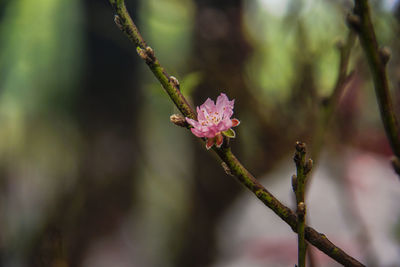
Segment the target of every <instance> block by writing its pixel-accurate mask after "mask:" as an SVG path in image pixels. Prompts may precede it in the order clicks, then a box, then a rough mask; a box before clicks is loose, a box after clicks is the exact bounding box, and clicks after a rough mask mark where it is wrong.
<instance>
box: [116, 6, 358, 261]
mask: <svg viewBox="0 0 400 267" xmlns="http://www.w3.org/2000/svg"><path fill="white" fill-rule="evenodd" d="M109 1H110V3H111V5H112V6H113V8H114V10H115V12H116V16H115V22H116V24H117V26H118V27H119V28H120V29H121V31H123V32H124V33H125V34H126V35H127V36H128V38H129V39H130V40H131V41H132V42H133V43H134V45H135V46H136V48H137V51H138V54H139V56H140V57H141V58H142V59H143V60H144V61H145V62H146V64H147V66H148V67H149V68H150V70H151V71H152V72H153V74H154V75H155V77H156V78H157V79H158V80H159V82H160V83H161V85H162V86H163V88H164V90H165V91H166V92H167V94H168V95H169V97H170V98H171V100H172V101H173V102H174V103H175V105H176V106H177V107H178V109H179V110H180V111H181V112H182V114H183V115H184V116H185V117H189V118H193V119H196V114H195V113H194V111H193V109H192V108H191V107H190V106H189V104H188V102H187V101H186V99H185V98H184V97H183V95H182V94H181V92H180V90H179V82H178V81H177V80H176V79H175V78H174V77H172V76H169V75H168V74H167V73H166V71H165V70H164V69H163V68H162V66H161V65H160V63H159V61H158V60H157V58H156V57H155V55H154V51H153V50H152V49H151V48H150V47H149V46H147V45H146V42H145V41H144V39H143V38H142V36H141V35H140V33H139V30H138V29H137V27H136V25H135V24H134V23H133V21H132V19H131V17H130V16H129V13H128V11H127V9H126V6H125V3H124V1H123V0H109ZM173 120H174V121H175V122H176V121H179V118H175V117H174V118H173ZM181 126H182V125H181ZM184 127H185V126H184ZM226 143H227V142H224V144H225V145H223V146H222V147H221V148H215V147H214V151H215V152H216V153H217V154H218V156H219V157H220V158H221V159H222V161H223V162H225V164H226V168H228V169H227V170H229V171H230V172H231V173H232V174H233V175H234V176H236V178H237V179H238V180H239V182H240V183H242V184H243V185H244V186H245V187H247V188H248V189H249V190H250V191H252V192H253V193H254V194H255V195H256V196H257V198H258V199H260V200H261V201H262V202H263V203H264V204H265V205H266V206H267V207H269V208H270V209H271V210H273V211H274V212H275V213H276V214H277V215H278V216H279V217H280V218H281V219H282V220H283V221H285V222H286V223H287V224H288V225H289V226H290V227H291V228H292V230H293V231H294V232H297V224H298V222H297V216H296V214H295V213H294V212H293V211H292V210H291V209H289V208H288V207H286V206H285V205H283V204H282V203H281V202H280V201H279V200H278V199H276V198H275V197H274V196H273V195H272V194H271V193H270V192H268V190H267V189H265V188H264V187H263V186H262V185H261V184H260V183H259V182H258V181H257V180H256V178H254V176H253V175H252V174H250V172H249V171H248V170H247V169H246V168H245V167H244V166H243V165H242V164H241V163H240V162H239V160H238V159H237V158H236V157H235V155H234V154H233V153H232V151H231V149H230V147H229V146H228V145H226ZM305 238H306V240H307V241H308V242H310V243H311V244H313V245H314V246H315V247H317V248H318V249H319V250H321V251H322V252H324V253H325V254H327V255H328V256H330V257H331V258H333V259H334V260H336V261H337V262H339V263H341V264H343V265H345V266H354V267H360V266H364V265H363V264H361V263H360V262H358V261H357V260H355V259H354V258H352V257H351V256H350V255H348V254H346V253H345V252H344V251H343V250H341V249H340V248H339V247H337V246H335V245H334V244H333V243H332V242H330V241H329V240H328V239H327V237H326V236H325V235H323V234H320V233H318V232H317V231H315V230H314V229H313V228H311V227H308V226H305Z"/></svg>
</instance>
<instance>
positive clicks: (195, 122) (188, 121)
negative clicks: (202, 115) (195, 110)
mask: <svg viewBox="0 0 400 267" xmlns="http://www.w3.org/2000/svg"><path fill="white" fill-rule="evenodd" d="M185 119H186V121H187V123H189V124H190V125H192V126H193V127H198V126H199V125H200V123H199V122H197V121H195V120H192V119H189V118H185Z"/></svg>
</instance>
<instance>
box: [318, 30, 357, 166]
mask: <svg viewBox="0 0 400 267" xmlns="http://www.w3.org/2000/svg"><path fill="white" fill-rule="evenodd" d="M354 42H355V34H354V32H353V31H350V32H349V33H348V35H347V39H346V41H345V42H344V43H343V42H342V41H340V42H338V44H337V47H338V49H339V53H340V54H339V56H340V60H339V69H338V74H337V77H336V82H335V86H334V88H333V90H332V94H331V95H330V96H329V97H327V98H325V99H323V101H322V107H321V112H320V113H321V115H320V116H319V121H318V124H317V129H316V133H315V135H314V140H313V143H312V145H311V148H312V151H311V156H312V158H313V159H314V161H315V162H318V159H319V154H320V151H321V147H322V144H323V142H324V137H325V132H326V131H327V129H328V124H329V123H330V121H331V120H332V117H333V116H334V114H335V111H336V109H337V107H338V105H339V101H340V98H341V97H342V96H343V94H344V92H345V90H346V88H347V86H348V85H349V83H350V81H351V79H352V78H353V72H350V73H349V71H348V65H349V61H350V53H351V49H352V47H353V45H354Z"/></svg>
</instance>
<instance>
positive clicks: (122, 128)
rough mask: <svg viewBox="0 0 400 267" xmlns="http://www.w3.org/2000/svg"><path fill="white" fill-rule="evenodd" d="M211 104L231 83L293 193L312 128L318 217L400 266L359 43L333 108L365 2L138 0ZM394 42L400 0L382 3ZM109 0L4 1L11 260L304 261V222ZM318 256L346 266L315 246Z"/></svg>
mask: <svg viewBox="0 0 400 267" xmlns="http://www.w3.org/2000/svg"><path fill="white" fill-rule="evenodd" d="M126 3H127V6H128V9H129V10H130V12H131V15H132V17H133V18H134V21H135V22H136V24H137V25H138V27H139V29H140V30H141V33H142V35H143V36H144V38H145V39H146V41H147V42H148V44H149V45H150V46H151V47H152V48H153V49H154V50H155V52H156V55H157V57H158V58H159V60H160V61H161V63H162V64H163V66H164V67H165V68H166V70H167V71H168V73H169V74H171V75H173V76H175V77H177V78H178V79H179V81H180V83H181V88H182V92H183V94H184V95H185V96H186V97H187V98H188V99H189V100H190V101H191V102H192V103H193V105H194V106H198V105H200V104H202V103H203V102H204V101H205V99H206V98H207V97H210V98H212V99H215V98H216V97H217V96H218V95H219V94H220V93H221V92H225V93H226V94H227V95H228V96H229V98H230V99H235V117H236V118H238V119H240V121H241V125H240V127H238V128H237V129H236V132H237V138H236V139H235V140H233V141H232V147H233V150H234V152H235V154H237V156H238V157H239V158H240V159H241V161H242V162H243V163H244V164H245V166H247V167H248V169H249V170H250V171H251V172H252V173H253V174H254V175H256V177H258V178H260V180H261V181H262V183H263V184H264V185H266V186H267V188H268V189H270V190H271V192H272V193H273V194H275V195H276V196H277V197H278V199H281V200H283V202H284V203H285V204H286V205H289V206H290V207H293V206H294V205H293V203H294V197H293V193H292V192H291V186H290V177H291V175H292V174H293V173H294V172H295V168H294V163H293V161H292V154H293V152H294V143H295V141H297V140H301V141H304V142H306V143H307V144H308V148H309V149H308V150H309V152H310V156H311V157H312V158H313V159H314V162H315V172H314V173H313V178H312V180H311V184H310V188H309V189H310V190H309V195H308V200H307V201H308V202H309V213H308V215H309V223H310V225H312V226H313V227H315V228H316V229H317V230H318V231H321V232H324V233H325V234H327V235H328V237H329V238H331V239H332V241H334V242H335V243H337V244H339V245H340V246H342V247H343V248H344V249H346V251H348V252H349V253H350V254H352V255H353V256H355V257H356V258H358V259H359V260H361V261H363V262H364V263H365V264H366V265H367V266H399V265H398V264H399V262H400V256H399V255H400V204H399V203H400V183H399V180H398V177H396V175H395V174H394V172H393V171H392V169H391V166H390V161H389V159H390V156H391V151H390V148H389V145H388V142H387V140H386V138H385V134H384V132H383V127H382V123H381V121H380V117H379V111H378V108H377V103H376V99H375V94H374V90H373V86H372V83H371V78H370V74H369V70H368V66H367V64H366V62H365V58H364V56H363V53H362V50H361V48H360V46H359V44H358V42H356V43H355V46H354V49H353V50H352V54H351V60H350V69H351V70H354V75H353V79H352V80H351V82H350V83H349V86H348V87H347V89H346V90H345V91H344V92H343V95H342V97H341V100H340V102H339V103H338V105H337V107H336V112H335V113H334V115H333V116H331V117H332V118H331V119H329V120H328V119H326V117H324V116H325V115H324V114H326V112H325V109H324V99H326V98H327V97H329V96H330V95H331V94H332V91H333V88H334V86H335V82H336V77H337V73H338V69H339V50H338V48H337V42H338V41H340V40H343V41H344V40H346V38H347V35H348V29H347V27H346V24H345V17H346V14H347V13H348V12H349V10H350V9H351V7H352V1H346V0H340V1H339V0H337V1H333V0H331V1H326V0H303V1H299V0H292V1H290V0H253V1H249V0H224V1H211V0H164V1H156V0H147V1H140V0H126ZM371 5H372V8H373V18H374V23H375V27H376V33H377V35H378V39H379V42H380V44H385V45H387V46H388V47H389V48H390V49H391V51H392V57H391V60H390V62H389V64H388V75H389V77H390V81H391V88H392V96H393V101H394V106H395V108H396V112H397V114H399V115H400V91H399V86H400V39H399V34H400V5H399V4H398V3H397V2H396V1H395V0H385V1H378V0H376V1H371ZM173 113H177V110H176V108H174V107H173V105H172V102H171V101H170V100H169V99H168V97H167V95H166V93H165V92H164V91H163V90H162V88H161V86H160V85H159V83H158V82H157V81H156V79H155V78H154V77H153V76H152V75H151V73H150V71H149V70H148V69H147V67H146V65H145V64H144V63H143V62H142V61H141V60H140V59H139V58H138V56H137V55H136V51H135V47H134V46H133V45H132V44H131V43H130V42H129V40H128V39H127V38H126V36H125V35H124V34H122V33H121V32H120V31H119V29H118V28H117V27H116V26H115V25H114V22H113V11H112V9H111V6H110V5H109V3H108V1H106V0H69V1H63V0H36V1H32V0H1V1H0V125H1V126H0V266H7V267H9V266H10V267H23V266H54V267H67V266H85V267H86V266H99V267H103V266H104V267H106V266H121V267H124V266H149V267H152V266H163V267H168V266H174V267H175V266H176V267H187V266H193V267H197V266H199V267H200V266H215V267H217V266H218V267H223V266H225V267H227V266H235V267H239V266H294V264H295V263H296V258H297V251H296V246H297V244H296V235H295V234H294V233H293V232H291V230H290V228H289V227H288V226H287V225H286V224H285V223H284V222H282V221H280V220H279V219H278V218H277V217H276V216H275V215H274V214H273V213H272V212H271V211H270V210H268V209H267V208H266V207H264V206H263V205H262V204H260V203H259V202H258V200H257V199H256V198H255V197H254V196H253V195H252V194H251V193H250V192H248V191H247V190H246V189H245V188H243V187H242V186H241V185H240V184H239V183H237V182H236V181H235V179H234V178H232V177H230V176H227V175H226V174H225V172H224V170H223V168H222V167H221V165H220V163H219V161H218V160H217V159H216V156H215V155H214V154H213V153H210V152H206V150H205V148H204V144H202V143H200V142H199V141H198V140H197V138H195V136H193V135H192V134H191V133H190V132H189V131H187V130H183V129H181V128H179V127H177V126H175V125H173V124H172V123H170V121H169V116H170V115H171V114H173ZM309 262H310V263H311V265H310V266H339V265H338V264H337V263H335V262H334V261H332V260H331V259H329V258H328V257H326V256H324V255H322V254H320V253H319V252H317V251H316V250H315V249H311V253H310V260H309Z"/></svg>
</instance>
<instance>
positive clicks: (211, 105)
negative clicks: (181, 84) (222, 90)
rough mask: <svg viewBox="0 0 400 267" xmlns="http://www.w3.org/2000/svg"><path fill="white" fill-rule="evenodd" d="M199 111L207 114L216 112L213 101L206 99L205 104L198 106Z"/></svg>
mask: <svg viewBox="0 0 400 267" xmlns="http://www.w3.org/2000/svg"><path fill="white" fill-rule="evenodd" d="M200 109H205V110H206V111H207V112H208V113H211V112H214V111H215V110H216V108H215V104H214V101H212V100H211V99H210V98H207V100H206V102H204V104H203V105H201V106H200Z"/></svg>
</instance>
